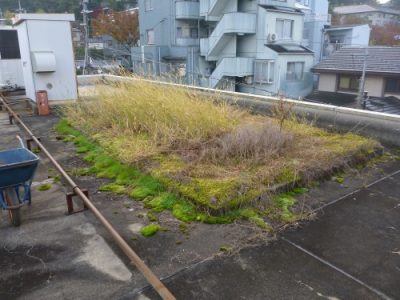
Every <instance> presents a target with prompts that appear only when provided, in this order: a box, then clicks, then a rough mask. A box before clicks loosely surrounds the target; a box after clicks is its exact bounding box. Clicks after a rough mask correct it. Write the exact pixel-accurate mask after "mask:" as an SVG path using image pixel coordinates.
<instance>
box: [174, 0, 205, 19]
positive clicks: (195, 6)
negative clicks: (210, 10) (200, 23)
mask: <svg viewBox="0 0 400 300" xmlns="http://www.w3.org/2000/svg"><path fill="white" fill-rule="evenodd" d="M199 17H200V3H199V2H196V1H177V2H175V18H176V19H178V20H183V19H189V20H190V19H192V20H193V19H198V18H199Z"/></svg>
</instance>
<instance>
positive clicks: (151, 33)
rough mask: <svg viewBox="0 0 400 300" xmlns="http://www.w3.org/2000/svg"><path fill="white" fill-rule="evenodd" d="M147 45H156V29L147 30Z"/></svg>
mask: <svg viewBox="0 0 400 300" xmlns="http://www.w3.org/2000/svg"><path fill="white" fill-rule="evenodd" d="M146 36H147V45H154V29H149V30H147V31H146Z"/></svg>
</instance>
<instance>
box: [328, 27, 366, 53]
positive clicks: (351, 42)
mask: <svg viewBox="0 0 400 300" xmlns="http://www.w3.org/2000/svg"><path fill="white" fill-rule="evenodd" d="M370 33H371V27H370V26H369V25H368V24H361V25H339V26H329V27H326V28H325V29H324V31H323V35H324V42H323V49H322V53H321V57H322V59H325V58H327V57H328V56H330V55H331V54H333V53H334V52H335V51H337V50H340V49H341V48H342V47H348V46H358V47H366V46H368V45H369V39H370Z"/></svg>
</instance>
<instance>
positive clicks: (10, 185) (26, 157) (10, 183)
mask: <svg viewBox="0 0 400 300" xmlns="http://www.w3.org/2000/svg"><path fill="white" fill-rule="evenodd" d="M17 138H18V139H19V141H20V143H21V148H16V149H10V150H5V151H0V209H3V210H7V211H8V215H9V217H10V222H11V224H12V225H14V226H19V225H20V224H21V212H20V208H21V207H22V206H24V205H26V204H28V205H30V204H31V185H32V179H33V176H34V174H35V171H36V169H37V166H38V164H39V157H37V156H36V155H35V154H33V153H32V152H31V151H29V150H28V149H26V148H25V146H24V143H23V142H22V139H21V138H20V137H19V136H17Z"/></svg>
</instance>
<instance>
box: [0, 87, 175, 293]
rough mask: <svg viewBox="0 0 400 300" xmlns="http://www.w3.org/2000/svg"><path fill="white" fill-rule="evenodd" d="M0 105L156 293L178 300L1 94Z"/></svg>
mask: <svg viewBox="0 0 400 300" xmlns="http://www.w3.org/2000/svg"><path fill="white" fill-rule="evenodd" d="M0 104H1V105H3V106H4V107H5V108H6V109H7V111H8V113H9V116H10V117H11V118H13V119H14V120H15V121H16V123H18V124H19V125H20V126H21V127H22V128H23V129H24V130H25V131H26V133H27V134H28V135H29V137H30V138H31V139H32V140H33V141H34V142H35V143H36V145H37V146H38V147H39V148H40V149H41V150H42V151H43V153H44V154H45V155H46V156H47V157H48V159H49V160H50V162H51V163H52V164H53V165H54V166H55V168H56V169H57V170H58V171H59V172H60V174H61V175H62V176H63V177H64V179H65V180H66V181H67V183H68V184H69V185H70V186H71V187H72V190H73V192H74V193H75V194H76V195H77V196H79V197H80V198H81V199H82V201H83V202H84V204H85V206H86V207H87V208H88V209H90V210H91V211H92V212H93V214H94V215H95V217H96V218H97V219H98V220H99V221H100V223H101V224H102V225H103V226H104V227H105V228H106V229H107V231H108V232H109V233H110V234H111V237H112V238H113V239H114V241H115V242H116V243H117V245H118V246H119V247H120V248H121V250H122V251H123V252H124V253H125V255H126V256H127V257H128V258H129V259H130V260H131V261H132V263H133V264H134V265H135V266H136V267H137V268H138V270H139V271H140V272H141V273H142V274H143V276H144V277H145V278H146V279H147V281H148V282H149V283H150V284H151V285H152V286H153V288H154V289H155V291H156V292H157V293H158V294H159V295H160V296H161V297H162V298H163V299H165V300H174V299H176V298H175V297H174V296H173V295H172V293H171V292H170V291H169V290H168V289H167V288H166V287H165V285H164V284H163V283H162V282H161V281H160V279H159V278H158V277H157V276H156V275H155V274H154V273H153V272H152V271H151V269H150V268H149V267H148V266H147V265H146V264H145V263H144V262H143V260H142V259H141V258H140V257H139V256H138V255H137V254H136V252H135V251H133V249H132V248H131V247H130V246H129V245H128V243H127V242H126V241H125V240H124V239H123V238H122V236H121V235H120V234H119V233H118V231H117V230H116V229H115V228H114V227H113V226H112V225H111V223H110V222H109V221H108V220H107V219H106V218H105V217H104V215H103V214H102V213H101V212H100V211H99V210H98V209H97V208H96V206H95V205H94V204H93V203H92V201H90V199H89V198H88V197H87V196H86V195H85V193H84V192H83V191H82V190H81V189H80V188H79V187H78V185H77V184H76V183H75V182H74V181H73V180H72V178H71V177H70V176H69V175H68V174H67V172H65V170H64V169H63V168H62V166H61V165H60V164H59V163H58V162H57V161H56V160H55V158H54V157H53V156H52V155H51V154H50V152H49V151H48V150H47V149H46V148H45V147H44V146H43V144H42V143H41V142H40V140H39V139H38V138H37V137H36V136H35V135H34V134H33V133H32V131H31V130H30V129H29V128H28V126H26V125H25V124H24V122H23V121H22V120H21V119H20V117H19V116H18V115H17V114H16V113H15V112H14V111H13V110H12V109H11V107H10V106H9V105H8V103H7V101H6V99H5V98H4V97H3V95H1V94H0Z"/></svg>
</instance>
